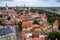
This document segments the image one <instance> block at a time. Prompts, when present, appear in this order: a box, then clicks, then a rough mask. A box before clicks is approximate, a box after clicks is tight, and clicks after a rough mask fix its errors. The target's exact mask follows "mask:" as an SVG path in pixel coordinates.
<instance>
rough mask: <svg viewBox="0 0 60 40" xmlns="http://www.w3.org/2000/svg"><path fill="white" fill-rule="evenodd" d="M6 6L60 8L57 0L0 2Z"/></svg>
mask: <svg viewBox="0 0 60 40" xmlns="http://www.w3.org/2000/svg"><path fill="white" fill-rule="evenodd" d="M5 3H7V4H8V6H16V5H17V6H24V5H25V6H32V7H33V6H34V7H60V3H59V0H18V1H17V0H13V1H8V2H2V3H1V4H4V5H5Z"/></svg>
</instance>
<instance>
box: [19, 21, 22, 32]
mask: <svg viewBox="0 0 60 40" xmlns="http://www.w3.org/2000/svg"><path fill="white" fill-rule="evenodd" d="M18 27H19V28H20V31H22V22H21V21H19V22H18Z"/></svg>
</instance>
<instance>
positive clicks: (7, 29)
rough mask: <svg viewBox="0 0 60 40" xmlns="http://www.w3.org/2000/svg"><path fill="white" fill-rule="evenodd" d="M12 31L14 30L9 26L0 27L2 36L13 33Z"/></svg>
mask: <svg viewBox="0 0 60 40" xmlns="http://www.w3.org/2000/svg"><path fill="white" fill-rule="evenodd" d="M11 33H13V31H12V30H11V28H9V27H7V28H2V29H0V36H3V35H7V34H11Z"/></svg>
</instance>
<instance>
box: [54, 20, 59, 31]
mask: <svg viewBox="0 0 60 40" xmlns="http://www.w3.org/2000/svg"><path fill="white" fill-rule="evenodd" d="M58 26H59V23H58V20H55V21H54V23H53V29H54V31H58Z"/></svg>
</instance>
